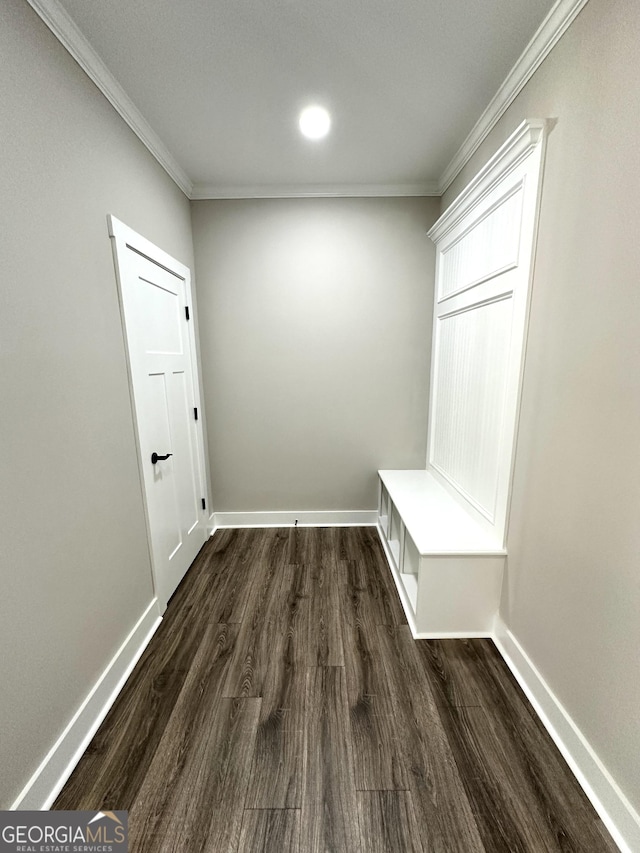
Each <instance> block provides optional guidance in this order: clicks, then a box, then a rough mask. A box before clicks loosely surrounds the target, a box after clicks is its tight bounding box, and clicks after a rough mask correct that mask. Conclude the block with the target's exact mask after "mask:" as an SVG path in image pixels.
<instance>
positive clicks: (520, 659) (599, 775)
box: [493, 620, 640, 853]
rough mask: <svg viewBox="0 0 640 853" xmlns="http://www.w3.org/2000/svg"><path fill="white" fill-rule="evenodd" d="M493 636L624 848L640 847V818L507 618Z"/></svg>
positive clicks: (630, 851)
mask: <svg viewBox="0 0 640 853" xmlns="http://www.w3.org/2000/svg"><path fill="white" fill-rule="evenodd" d="M493 640H494V642H495V644H496V646H497V647H498V650H499V652H500V654H501V655H502V657H503V658H504V660H505V662H506V664H507V666H508V667H509V669H510V670H511V672H512V673H513V674H514V676H515V678H516V680H517V682H518V684H519V685H520V687H522V689H523V691H524V693H525V694H526V696H527V698H528V699H529V701H530V702H531V704H532V705H533V707H534V709H535V711H536V713H537V714H538V716H539V717H540V719H541V720H542V723H543V724H544V727H545V728H546V730H547V731H548V732H549V734H550V735H551V738H552V739H553V741H554V743H555V744H556V746H557V747H558V749H559V750H560V752H561V753H562V756H563V757H564V759H565V761H566V762H567V764H568V765H569V767H570V768H571V770H572V772H573V774H574V775H575V777H576V778H577V780H578V782H579V783H580V785H581V787H582V788H583V790H584V792H585V794H586V795H587V797H588V798H589V800H590V801H591V803H592V804H593V806H594V808H595V810H596V811H597V812H598V814H599V816H600V818H601V820H602V822H603V823H604V825H605V826H606V827H607V829H608V830H609V832H610V833H611V835H612V836H613V839H614V841H615V842H616V844H617V845H618V847H619V848H620V850H622V851H623V853H634V851H640V816H639V815H638V814H637V812H636V811H635V810H634V808H633V806H632V805H631V803H630V802H629V801H628V800H627V798H626V797H625V795H624V794H623V793H622V791H621V790H620V788H619V787H618V785H617V784H616V782H615V780H614V779H613V778H612V776H611V774H610V773H609V772H608V771H607V769H606V768H605V766H604V765H603V763H602V762H601V761H600V759H599V758H598V756H597V755H596V753H595V751H594V750H593V748H592V747H591V745H590V744H589V742H588V741H587V739H586V738H585V736H584V735H583V734H582V732H581V731H580V729H579V728H578V726H577V725H576V724H575V722H574V721H573V719H572V718H571V716H570V715H569V713H568V712H567V710H566V709H565V708H564V706H563V705H562V704H561V702H560V701H559V699H558V698H557V697H556V696H555V695H554V693H553V691H552V690H551V688H550V687H549V685H548V684H547V683H546V681H545V680H544V678H543V677H542V675H540V673H539V672H538V670H537V669H536V667H535V665H534V664H533V662H532V661H531V659H530V658H529V656H528V655H527V653H526V652H525V650H524V649H523V648H522V646H521V645H520V643H519V642H518V640H517V639H516V638H515V636H514V635H513V634H512V633H511V631H510V630H509V629H508V628H507V627H506V625H505V624H504V622H502V620H497V623H496V630H495V634H494V637H493Z"/></svg>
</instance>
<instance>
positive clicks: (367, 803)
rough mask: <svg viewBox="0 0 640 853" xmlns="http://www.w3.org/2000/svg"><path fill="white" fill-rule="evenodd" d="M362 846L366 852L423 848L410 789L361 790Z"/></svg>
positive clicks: (407, 852) (410, 852) (419, 851)
mask: <svg viewBox="0 0 640 853" xmlns="http://www.w3.org/2000/svg"><path fill="white" fill-rule="evenodd" d="M358 814H359V819H360V836H361V839H362V849H363V850H366V851H367V853H429V848H425V849H424V850H423V847H422V843H421V841H420V832H419V831H418V825H417V822H416V816H415V813H414V809H413V800H412V798H411V794H410V793H409V791H358Z"/></svg>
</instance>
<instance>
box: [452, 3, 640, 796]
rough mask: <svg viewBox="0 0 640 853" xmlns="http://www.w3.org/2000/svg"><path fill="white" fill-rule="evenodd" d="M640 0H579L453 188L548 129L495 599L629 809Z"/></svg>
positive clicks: (639, 396) (639, 569)
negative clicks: (501, 577)
mask: <svg viewBox="0 0 640 853" xmlns="http://www.w3.org/2000/svg"><path fill="white" fill-rule="evenodd" d="M639 44H640V4H638V3H637V0H591V2H590V3H588V5H587V6H586V7H585V9H584V10H583V11H582V13H581V14H580V16H579V17H578V19H577V20H576V22H575V23H574V24H573V26H572V27H571V28H570V29H569V31H568V32H567V34H566V35H565V36H564V37H563V39H562V40H561V41H560V43H559V44H558V46H557V47H556V48H555V50H554V51H553V52H552V53H551V55H550V56H549V58H547V59H546V61H545V62H544V63H543V65H542V66H541V67H540V69H539V70H538V72H537V73H536V74H535V76H534V77H533V78H532V80H531V81H530V82H529V84H528V85H527V87H526V88H525V89H524V90H523V92H522V94H521V95H520V96H519V97H518V98H517V100H516V101H515V102H514V104H513V105H512V107H511V108H510V109H509V110H508V112H507V113H506V114H505V116H504V117H503V118H502V119H501V121H500V122H499V124H498V125H497V126H496V128H495V129H494V131H493V132H492V134H491V136H490V137H489V138H488V139H487V141H486V142H485V143H484V144H483V146H482V148H481V149H480V150H479V151H478V153H477V154H476V155H475V157H474V159H473V162H472V163H470V164H469V165H468V166H467V167H466V168H465V170H464V173H463V174H462V175H460V176H459V177H458V178H457V180H456V182H455V184H454V185H453V186H452V187H451V188H450V189H449V191H448V192H447V194H446V197H445V199H444V205H445V206H446V205H447V204H449V203H450V202H451V201H452V200H453V198H454V196H455V195H456V194H457V192H459V191H460V190H461V189H462V188H463V186H464V184H465V183H466V181H467V180H468V179H469V178H470V177H471V176H472V175H473V174H474V172H475V171H477V169H478V168H479V166H480V165H481V164H482V163H483V162H484V161H485V160H486V159H487V158H488V157H489V156H490V154H491V153H492V152H493V151H494V150H495V149H496V148H497V147H498V146H499V145H500V144H501V143H502V142H503V141H504V139H506V137H507V136H508V135H509V134H510V133H511V132H512V131H513V130H514V128H515V127H516V126H517V125H518V124H519V123H520V121H521V120H522V119H523V118H527V117H529V118H534V117H538V118H545V117H556V118H557V119H558V123H557V125H556V127H555V128H554V129H553V131H552V133H551V134H550V136H549V142H548V149H547V159H546V167H545V174H544V189H543V201H542V210H541V219H540V235H539V246H538V253H537V260H536V271H535V282H534V288H533V303H532V311H531V327H530V334H529V345H528V353H527V364H526V372H525V381H524V390H523V404H522V420H521V425H520V433H519V439H518V450H517V460H516V470H515V483H514V494H513V510H512V516H511V528H510V534H509V541H508V547H509V566H508V574H507V586H506V590H505V595H504V600H503V605H502V615H503V618H504V619H505V620H506V622H507V624H508V626H509V627H510V628H511V630H512V631H513V633H514V634H515V635H516V637H517V638H518V639H519V640H520V642H521V643H522V645H523V646H524V648H525V650H526V651H527V652H528V653H529V655H530V656H531V658H532V659H533V662H534V663H535V664H536V666H537V667H538V669H539V670H540V672H541V673H542V675H543V676H544V677H545V678H546V680H547V681H548V683H549V685H550V686H551V688H552V689H553V690H554V691H555V693H556V695H557V696H558V698H559V699H560V701H561V702H562V703H563V704H564V706H565V707H566V709H567V710H568V711H569V713H570V714H571V716H572V717H573V719H574V720H575V722H576V723H577V724H578V726H579V727H580V729H581V730H582V731H583V733H584V734H585V736H586V737H587V739H588V740H589V742H590V743H591V745H592V746H593V747H594V748H595V750H596V752H597V753H598V755H599V756H600V758H601V759H602V760H603V761H604V763H605V765H606V767H607V769H608V770H609V771H610V772H611V773H612V774H613V776H614V778H615V779H616V781H617V782H618V784H619V785H620V787H621V788H622V790H623V791H624V793H625V794H626V795H627V797H628V798H629V800H630V801H631V802H632V804H633V805H634V806H635V808H636V809H640V761H638V755H639V754H640V714H639V713H638V709H639V708H640V678H639V677H638V672H639V667H638V652H639V649H640V615H639V614H640V562H639V557H638V555H639V554H640V521H639V519H640V452H639V449H638V448H639V441H640V343H639V342H640V323H639V319H638V318H639V317H640V287H639V284H638V273H639V271H640V240H639V239H638V225H639V217H638V192H637V188H638V186H639V185H640V144H639V141H638V131H639V125H638V116H639V115H640V97H639V93H640V64H639V63H638V45H639Z"/></svg>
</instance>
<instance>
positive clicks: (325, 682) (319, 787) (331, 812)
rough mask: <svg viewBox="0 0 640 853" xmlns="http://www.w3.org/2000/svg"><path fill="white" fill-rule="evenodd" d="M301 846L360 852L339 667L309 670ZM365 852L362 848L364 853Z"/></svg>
mask: <svg viewBox="0 0 640 853" xmlns="http://www.w3.org/2000/svg"><path fill="white" fill-rule="evenodd" d="M305 753H306V767H305V785H304V794H303V801H302V813H301V818H302V832H301V849H302V850H304V851H305V853H325V851H333V850H335V851H340V853H359V851H360V850H361V847H360V834H359V827H358V817H357V815H358V812H357V800H356V791H355V785H354V775H353V764H352V757H351V743H350V738H349V720H348V711H347V694H346V685H345V679H344V669H343V668H342V667H316V668H315V669H310V670H309V678H308V682H307V728H306V732H305ZM363 853H364V852H363Z"/></svg>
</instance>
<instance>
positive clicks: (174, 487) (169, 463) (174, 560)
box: [110, 217, 206, 609]
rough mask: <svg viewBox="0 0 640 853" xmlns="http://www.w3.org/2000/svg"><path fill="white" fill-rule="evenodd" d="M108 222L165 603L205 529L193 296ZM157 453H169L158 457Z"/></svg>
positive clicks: (177, 267)
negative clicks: (190, 315)
mask: <svg viewBox="0 0 640 853" xmlns="http://www.w3.org/2000/svg"><path fill="white" fill-rule="evenodd" d="M110 228H111V233H112V236H114V237H115V243H116V261H117V267H118V279H119V287H120V297H121V304H122V314H123V320H124V325H125V332H126V339H127V348H128V356H129V367H130V372H131V383H132V390H133V401H134V408H135V419H136V427H137V437H138V449H139V454H140V467H141V472H142V479H143V484H144V492H145V503H146V509H147V521H148V528H149V538H150V544H151V552H152V560H153V568H154V580H155V586H156V594H157V596H158V602H159V605H160V607H161V609H164V607H165V606H166V603H167V600H168V599H169V598H170V596H171V595H172V593H173V592H174V590H175V588H176V586H177V585H178V584H179V583H180V580H181V579H182V577H183V576H184V574H185V572H186V571H187V569H188V568H189V566H190V565H191V563H192V562H193V560H194V558H195V556H196V554H197V553H198V551H199V550H200V548H201V547H202V545H203V543H204V540H205V536H206V529H205V518H204V508H203V506H202V500H203V498H204V477H203V469H202V434H201V427H200V421H199V420H197V419H196V417H195V411H196V407H198V408H199V401H198V399H197V387H198V383H197V380H196V372H195V363H194V361H195V360H194V358H193V356H192V353H193V350H194V347H193V346H192V340H191V335H192V332H191V329H190V325H189V323H190V321H189V320H188V319H187V315H186V313H185V307H186V306H189V305H190V304H191V295H190V292H189V287H190V285H189V275H188V270H186V268H184V267H183V266H182V265H181V264H178V263H177V262H175V261H173V259H169V258H168V257H167V256H166V255H165V254H164V253H163V252H161V251H160V250H157V249H156V247H153V246H151V245H150V244H149V243H147V241H145V240H143V238H140V237H139V236H138V235H135V234H134V232H131V230H130V229H128V228H126V226H123V225H122V223H118V222H117V220H115V219H113V217H111V218H110ZM136 240H137V241H138V242H136ZM141 245H142V246H143V247H144V253H143V254H141V252H142V251H143V250H142V249H140V248H139V247H140V246H141ZM134 247H135V248H134ZM136 249H138V251H136ZM154 252H155V254H154ZM153 454H157V456H158V457H163V456H166V457H167V458H165V459H162V458H158V459H156V461H155V462H154V461H153V459H152V457H153ZM153 458H155V457H153Z"/></svg>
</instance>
